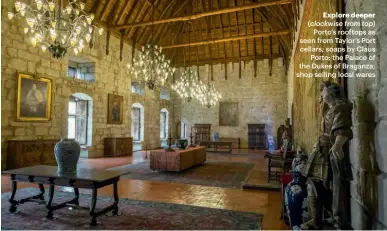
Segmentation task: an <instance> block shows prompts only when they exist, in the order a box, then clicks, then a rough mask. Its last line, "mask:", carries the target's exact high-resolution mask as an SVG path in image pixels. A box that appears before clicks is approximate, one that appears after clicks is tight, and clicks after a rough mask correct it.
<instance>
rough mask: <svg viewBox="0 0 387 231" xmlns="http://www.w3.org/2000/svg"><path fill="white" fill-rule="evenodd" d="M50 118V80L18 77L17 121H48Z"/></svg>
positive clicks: (25, 76)
mask: <svg viewBox="0 0 387 231" xmlns="http://www.w3.org/2000/svg"><path fill="white" fill-rule="evenodd" d="M50 118H51V79H47V78H42V77H39V78H37V77H35V76H32V75H28V74H21V73H19V75H18V84H17V103H16V120H17V121H49V120H50Z"/></svg>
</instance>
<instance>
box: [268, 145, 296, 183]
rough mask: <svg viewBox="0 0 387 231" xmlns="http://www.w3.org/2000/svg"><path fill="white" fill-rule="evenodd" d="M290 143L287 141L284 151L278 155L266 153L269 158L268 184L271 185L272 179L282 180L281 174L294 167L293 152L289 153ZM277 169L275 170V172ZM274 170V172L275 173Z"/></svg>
mask: <svg viewBox="0 0 387 231" xmlns="http://www.w3.org/2000/svg"><path fill="white" fill-rule="evenodd" d="M289 145H290V143H289V142H288V141H285V143H284V151H283V152H282V153H281V152H276V153H266V157H267V158H268V163H267V182H268V183H269V182H270V180H271V179H274V180H278V181H279V180H280V178H281V174H282V173H283V172H285V171H286V170H287V169H290V168H291V166H292V161H293V160H292V159H293V154H292V153H293V152H292V151H288V149H289V148H288V146H289ZM289 154H291V155H289ZM274 169H275V170H274ZM273 170H274V171H273Z"/></svg>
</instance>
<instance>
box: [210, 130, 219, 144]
mask: <svg viewBox="0 0 387 231" xmlns="http://www.w3.org/2000/svg"><path fill="white" fill-rule="evenodd" d="M212 141H214V142H218V141H219V132H214V133H212Z"/></svg>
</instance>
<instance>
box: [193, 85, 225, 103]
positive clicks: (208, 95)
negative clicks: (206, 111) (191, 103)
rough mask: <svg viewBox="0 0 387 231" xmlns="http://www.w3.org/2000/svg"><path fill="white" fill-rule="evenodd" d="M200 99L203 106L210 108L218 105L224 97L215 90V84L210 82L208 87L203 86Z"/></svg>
mask: <svg viewBox="0 0 387 231" xmlns="http://www.w3.org/2000/svg"><path fill="white" fill-rule="evenodd" d="M198 98H199V101H200V102H201V104H202V105H205V106H207V107H208V108H210V107H211V106H214V105H216V104H217V103H218V102H219V100H220V99H221V98H222V96H221V95H220V93H219V92H218V91H217V90H216V89H215V85H214V84H213V83H210V82H208V83H207V84H206V85H203V86H202V89H201V91H200V94H199V97H198Z"/></svg>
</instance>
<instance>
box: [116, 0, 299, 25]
mask: <svg viewBox="0 0 387 231" xmlns="http://www.w3.org/2000/svg"><path fill="white" fill-rule="evenodd" d="M292 1H293V0H270V1H265V2H258V3H253V4H248V5H241V6H235V7H228V8H223V9H220V10H213V11H208V12H205V13H199V14H193V15H187V16H181V17H174V18H166V19H160V20H155V21H154V22H152V21H146V22H138V23H129V24H126V25H121V26H117V27H115V28H114V29H124V28H131V27H138V26H149V25H152V24H153V25H155V24H162V23H168V22H177V21H188V20H195V19H199V18H202V17H207V16H211V15H217V14H225V13H232V12H236V11H241V10H249V9H253V8H261V7H268V6H273V5H283V4H290V3H292Z"/></svg>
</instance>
